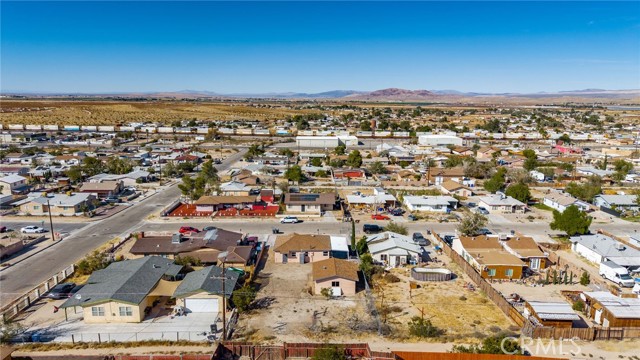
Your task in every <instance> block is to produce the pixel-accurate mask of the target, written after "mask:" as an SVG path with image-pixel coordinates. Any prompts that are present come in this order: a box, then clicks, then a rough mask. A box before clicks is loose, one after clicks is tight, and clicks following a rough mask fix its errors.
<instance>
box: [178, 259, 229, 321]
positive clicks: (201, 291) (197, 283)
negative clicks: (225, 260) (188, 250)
mask: <svg viewBox="0 0 640 360" xmlns="http://www.w3.org/2000/svg"><path fill="white" fill-rule="evenodd" d="M222 272H223V270H222V268H220V267H218V266H208V267H205V268H203V269H201V270H198V271H193V272H190V273H188V274H187V275H186V276H185V277H184V279H183V280H182V281H181V282H180V285H178V287H177V288H176V291H175V292H174V293H173V297H175V298H176V305H179V306H183V307H184V308H185V310H186V312H187V313H219V312H221V311H222V309H223V304H222V296H225V297H226V298H227V299H229V298H230V297H231V294H233V290H234V289H235V288H236V285H237V284H238V273H237V272H236V271H233V270H231V269H228V268H227V269H225V270H224V276H223V274H222ZM223 279H224V292H223V291H222V286H223ZM228 304H229V303H228V302H227V309H228ZM225 310H226V309H225Z"/></svg>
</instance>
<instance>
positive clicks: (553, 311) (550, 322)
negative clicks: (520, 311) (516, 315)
mask: <svg viewBox="0 0 640 360" xmlns="http://www.w3.org/2000/svg"><path fill="white" fill-rule="evenodd" d="M524 315H525V317H527V318H528V319H530V320H531V321H532V322H533V323H534V324H539V325H542V326H553V327H556V328H571V327H573V322H574V321H580V316H578V314H576V313H575V312H574V311H573V309H572V308H571V305H569V304H568V303H566V302H547V301H527V302H525V304H524Z"/></svg>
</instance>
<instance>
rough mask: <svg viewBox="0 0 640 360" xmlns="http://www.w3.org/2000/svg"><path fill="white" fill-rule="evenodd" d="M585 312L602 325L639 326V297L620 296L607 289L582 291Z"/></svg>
mask: <svg viewBox="0 0 640 360" xmlns="http://www.w3.org/2000/svg"><path fill="white" fill-rule="evenodd" d="M580 297H581V298H582V300H583V301H584V302H585V303H586V305H587V306H586V309H585V313H586V314H588V316H589V318H590V319H593V321H594V322H595V323H596V324H598V325H602V327H640V298H637V297H634V298H627V297H625V298H620V297H617V296H615V295H613V294H612V293H610V292H607V291H593V292H583V293H582V294H580Z"/></svg>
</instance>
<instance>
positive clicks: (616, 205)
mask: <svg viewBox="0 0 640 360" xmlns="http://www.w3.org/2000/svg"><path fill="white" fill-rule="evenodd" d="M593 204H594V205H596V206H598V207H603V208H608V209H615V210H617V211H637V210H640V206H639V205H638V204H637V203H636V195H597V196H596V197H595V198H593Z"/></svg>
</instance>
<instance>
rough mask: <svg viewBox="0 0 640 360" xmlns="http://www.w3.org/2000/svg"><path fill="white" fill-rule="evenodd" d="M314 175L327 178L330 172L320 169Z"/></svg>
mask: <svg viewBox="0 0 640 360" xmlns="http://www.w3.org/2000/svg"><path fill="white" fill-rule="evenodd" d="M314 175H315V177H317V178H326V177H327V176H329V174H327V172H326V171H325V170H318V171H316V173H315V174H314Z"/></svg>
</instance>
